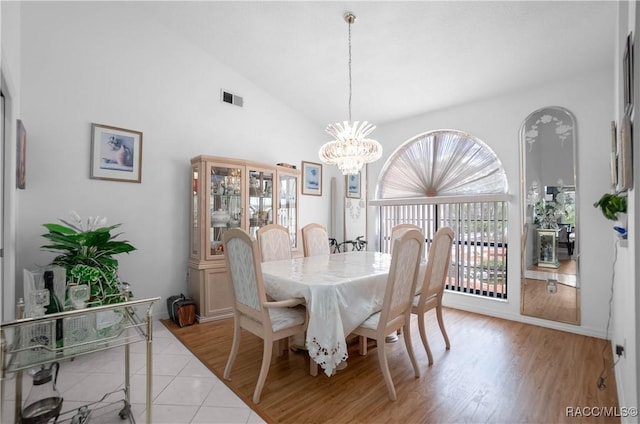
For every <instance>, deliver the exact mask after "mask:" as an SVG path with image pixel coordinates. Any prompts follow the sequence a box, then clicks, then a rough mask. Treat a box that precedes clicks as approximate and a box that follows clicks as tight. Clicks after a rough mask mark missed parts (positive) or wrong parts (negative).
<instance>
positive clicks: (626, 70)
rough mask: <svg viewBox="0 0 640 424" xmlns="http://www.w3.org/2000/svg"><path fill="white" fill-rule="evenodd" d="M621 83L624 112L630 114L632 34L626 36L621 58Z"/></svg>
mask: <svg viewBox="0 0 640 424" xmlns="http://www.w3.org/2000/svg"><path fill="white" fill-rule="evenodd" d="M622 82H623V90H624V93H623V96H624V110H625V111H626V112H629V114H631V113H630V110H631V109H632V108H633V33H632V32H630V33H629V35H627V43H626V44H625V48H624V55H623V56H622Z"/></svg>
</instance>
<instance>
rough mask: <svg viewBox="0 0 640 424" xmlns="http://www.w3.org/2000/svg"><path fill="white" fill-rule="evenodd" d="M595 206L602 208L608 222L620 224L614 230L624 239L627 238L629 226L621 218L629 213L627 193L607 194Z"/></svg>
mask: <svg viewBox="0 0 640 424" xmlns="http://www.w3.org/2000/svg"><path fill="white" fill-rule="evenodd" d="M593 206H594V207H596V208H600V210H601V211H602V214H603V215H604V216H605V218H607V219H608V220H610V221H616V222H618V224H617V225H615V226H614V227H613V229H614V230H616V232H617V233H618V234H619V235H620V236H621V237H622V238H627V224H626V222H624V221H625V219H624V218H623V217H622V216H621V215H624V214H626V213H627V196H626V193H605V194H603V195H602V197H601V198H600V200H598V201H597V202H595V203H594V204H593Z"/></svg>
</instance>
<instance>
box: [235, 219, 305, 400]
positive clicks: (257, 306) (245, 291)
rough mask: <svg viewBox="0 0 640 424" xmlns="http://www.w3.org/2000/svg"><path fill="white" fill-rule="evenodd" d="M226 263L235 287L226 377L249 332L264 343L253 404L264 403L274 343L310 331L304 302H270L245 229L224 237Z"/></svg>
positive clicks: (256, 253)
mask: <svg viewBox="0 0 640 424" xmlns="http://www.w3.org/2000/svg"><path fill="white" fill-rule="evenodd" d="M223 243H224V252H225V260H226V261H227V267H228V270H229V276H230V279H231V283H232V286H233V290H232V294H233V298H234V302H233V316H234V320H233V343H232V345H231V353H230V354H229V359H228V360H227V365H226V367H225V369H224V378H225V379H227V380H229V379H230V375H231V368H232V367H233V363H234V362H235V359H236V355H237V354H238V349H239V348H240V335H241V330H242V329H245V330H247V331H249V332H251V333H253V334H255V335H256V336H258V337H260V338H261V339H263V340H264V346H263V351H262V366H261V367H260V374H259V376H258V382H257V383H256V388H255V391H254V392H253V401H254V402H255V403H258V402H260V394H261V393H262V388H263V387H264V383H265V381H266V379H267V373H268V372H269V366H270V365H271V355H272V352H273V344H274V342H276V341H278V340H281V339H284V338H287V337H289V336H292V335H294V334H298V333H304V331H305V330H306V328H307V314H306V310H305V308H304V307H303V306H299V305H301V304H303V303H304V299H287V300H282V301H278V302H269V301H267V295H266V293H265V289H264V283H263V280H262V269H261V266H260V264H261V262H260V252H259V249H258V245H257V242H256V241H254V240H252V239H251V237H250V236H249V234H248V233H247V232H246V231H244V230H242V229H230V230H228V231H227V232H226V233H225V234H224V237H223Z"/></svg>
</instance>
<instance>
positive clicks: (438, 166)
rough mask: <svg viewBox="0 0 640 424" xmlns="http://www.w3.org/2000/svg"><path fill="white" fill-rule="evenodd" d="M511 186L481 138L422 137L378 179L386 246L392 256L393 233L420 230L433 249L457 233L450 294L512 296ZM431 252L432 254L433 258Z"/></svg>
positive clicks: (381, 238) (452, 133) (454, 134)
mask: <svg viewBox="0 0 640 424" xmlns="http://www.w3.org/2000/svg"><path fill="white" fill-rule="evenodd" d="M507 192H508V184H507V177H506V173H505V171H504V168H503V167H502V163H501V162H500V160H499V159H498V157H497V155H496V154H495V153H494V152H493V151H492V150H491V148H489V146H487V145H486V144H485V143H484V142H482V141H481V140H480V139H478V138H477V137H474V136H472V135H470V134H467V133H464V132H462V131H457V130H436V131H429V132H426V133H423V134H420V135H417V136H415V137H413V138H411V139H410V140H408V141H407V142H405V143H404V144H402V145H401V146H400V147H398V149H396V151H395V152H393V153H392V154H391V156H390V157H389V159H387V162H386V163H385V164H384V166H383V168H382V171H381V172H380V175H379V177H378V182H377V187H376V199H374V200H372V201H371V202H370V203H371V204H372V205H375V206H378V207H379V211H378V234H377V240H378V246H379V248H380V250H381V251H383V252H388V251H389V247H390V234H391V229H392V228H393V227H394V226H395V225H397V224H401V223H412V224H416V225H418V226H420V227H421V228H422V230H423V231H424V233H425V236H426V242H427V246H429V245H430V243H431V239H432V237H433V235H434V234H435V232H436V231H437V229H438V228H440V227H442V226H448V227H451V228H452V229H453V230H454V232H455V234H456V240H455V241H454V245H453V247H452V249H453V251H452V255H451V269H450V271H449V278H448V281H447V289H449V290H454V291H459V292H465V293H471V294H478V295H483V296H488V297H496V298H503V299H504V298H506V297H507V285H506V283H507V223H508V207H507V205H508V203H507V201H508V194H507ZM426 251H427V250H425V255H426Z"/></svg>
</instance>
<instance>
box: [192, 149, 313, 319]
mask: <svg viewBox="0 0 640 424" xmlns="http://www.w3.org/2000/svg"><path fill="white" fill-rule="evenodd" d="M191 184H192V198H191V213H190V215H189V219H190V224H189V225H190V256H189V294H190V296H191V297H192V298H193V299H194V300H195V301H196V303H197V305H198V315H197V318H198V321H199V322H205V321H211V320H215V319H222V318H227V317H230V316H231V315H232V292H231V283H230V281H229V275H228V272H227V264H226V262H225V259H224V248H223V246H222V237H223V235H224V233H225V232H226V231H227V230H228V229H230V228H242V229H244V230H246V231H247V232H248V233H249V234H250V235H251V236H252V237H254V238H255V236H256V232H257V231H258V229H259V228H260V227H263V226H265V225H267V224H273V223H277V224H280V225H283V226H285V227H287V228H288V229H289V234H290V236H291V248H292V250H293V252H294V255H295V254H298V253H299V252H300V249H301V248H300V247H299V240H300V237H299V228H298V200H299V198H300V171H299V170H297V169H292V168H287V167H282V166H276V165H265V164H261V163H257V162H251V161H246V160H241V159H230V158H222V157H215V156H203V155H201V156H197V157H195V158H193V159H191Z"/></svg>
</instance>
